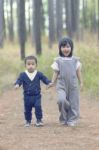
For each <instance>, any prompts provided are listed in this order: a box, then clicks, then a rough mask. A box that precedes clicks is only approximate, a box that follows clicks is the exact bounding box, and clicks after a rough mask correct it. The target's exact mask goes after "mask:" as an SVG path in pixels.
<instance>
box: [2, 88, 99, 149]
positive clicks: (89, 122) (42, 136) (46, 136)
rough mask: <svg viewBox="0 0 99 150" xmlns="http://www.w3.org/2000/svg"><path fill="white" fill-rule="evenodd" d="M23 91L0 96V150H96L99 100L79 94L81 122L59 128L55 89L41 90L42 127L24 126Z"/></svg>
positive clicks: (97, 144)
mask: <svg viewBox="0 0 99 150" xmlns="http://www.w3.org/2000/svg"><path fill="white" fill-rule="evenodd" d="M22 97H23V96H22V91H21V90H20V89H19V90H17V91H16V90H13V89H11V90H9V91H5V92H4V93H3V94H2V96H1V97H0V150H99V101H96V100H91V99H87V97H86V96H85V95H84V94H83V93H82V94H81V100H80V112H81V117H80V123H79V124H78V125H77V126H76V127H67V126H63V125H60V123H59V121H58V117H59V112H58V107H57V102H56V101H57V98H56V94H55V90H54V88H51V89H48V90H46V88H45V87H43V88H42V106H43V115H44V118H43V121H44V124H45V125H44V127H36V126H34V124H35V117H34V111H33V124H32V126H31V127H24V116H23V101H22Z"/></svg>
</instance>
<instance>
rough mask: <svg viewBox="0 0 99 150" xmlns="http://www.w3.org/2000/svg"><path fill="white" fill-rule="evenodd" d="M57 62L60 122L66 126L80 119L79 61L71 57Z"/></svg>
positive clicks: (62, 58) (56, 60)
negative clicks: (77, 71)
mask: <svg viewBox="0 0 99 150" xmlns="http://www.w3.org/2000/svg"><path fill="white" fill-rule="evenodd" d="M55 62H56V63H57V65H58V69H59V70H58V72H59V75H58V79H57V83H56V89H57V95H58V106H59V112H60V117H59V120H60V122H65V123H66V124H69V123H76V122H77V121H78V118H79V88H78V78H77V74H76V70H77V63H78V62H79V59H78V58H77V57H71V58H70V59H66V58H65V57H57V58H56V59H55ZM52 68H53V67H52ZM53 69H54V68H53ZM68 104H69V105H68Z"/></svg>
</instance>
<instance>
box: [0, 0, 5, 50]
mask: <svg viewBox="0 0 99 150" xmlns="http://www.w3.org/2000/svg"><path fill="white" fill-rule="evenodd" d="M3 4H4V1H3V0H0V47H1V48H2V47H3V41H4V27H3V26H4V18H3V17H4V10H3V9H4V5H3Z"/></svg>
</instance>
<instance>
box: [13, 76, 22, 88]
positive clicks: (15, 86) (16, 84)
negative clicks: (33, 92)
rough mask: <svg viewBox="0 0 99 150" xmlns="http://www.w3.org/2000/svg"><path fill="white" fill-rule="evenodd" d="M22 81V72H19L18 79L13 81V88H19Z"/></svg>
mask: <svg viewBox="0 0 99 150" xmlns="http://www.w3.org/2000/svg"><path fill="white" fill-rule="evenodd" d="M22 83H23V81H22V74H20V75H19V77H18V79H17V80H16V82H15V83H14V88H15V89H17V88H19V87H20V86H21V85H22Z"/></svg>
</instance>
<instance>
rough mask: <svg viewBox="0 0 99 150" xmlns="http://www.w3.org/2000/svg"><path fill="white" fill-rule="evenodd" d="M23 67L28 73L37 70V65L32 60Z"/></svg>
mask: <svg viewBox="0 0 99 150" xmlns="http://www.w3.org/2000/svg"><path fill="white" fill-rule="evenodd" d="M25 66H26V69H27V70H28V72H30V73H32V72H34V71H35V70H36V68H37V64H36V62H35V60H34V59H30V60H29V59H28V60H27V61H26V65H25Z"/></svg>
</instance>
